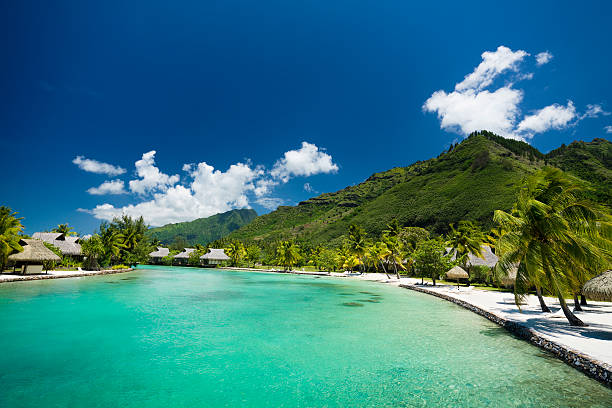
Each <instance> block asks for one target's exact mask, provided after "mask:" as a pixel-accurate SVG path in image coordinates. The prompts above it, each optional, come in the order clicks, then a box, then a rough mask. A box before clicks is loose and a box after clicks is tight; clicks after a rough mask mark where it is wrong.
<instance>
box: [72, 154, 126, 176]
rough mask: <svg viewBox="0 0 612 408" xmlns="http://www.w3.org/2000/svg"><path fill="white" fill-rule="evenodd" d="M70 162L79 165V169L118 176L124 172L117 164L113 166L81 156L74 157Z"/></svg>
mask: <svg viewBox="0 0 612 408" xmlns="http://www.w3.org/2000/svg"><path fill="white" fill-rule="evenodd" d="M72 162H73V163H74V164H76V165H77V166H79V168H80V169H81V170H85V171H88V172H90V173H97V174H108V175H109V176H118V175H120V174H123V173H125V169H123V168H121V167H119V166H113V165H112V164H108V163H102V162H99V161H97V160H93V159H86V158H85V157H83V156H77V157H75V158H74V160H72Z"/></svg>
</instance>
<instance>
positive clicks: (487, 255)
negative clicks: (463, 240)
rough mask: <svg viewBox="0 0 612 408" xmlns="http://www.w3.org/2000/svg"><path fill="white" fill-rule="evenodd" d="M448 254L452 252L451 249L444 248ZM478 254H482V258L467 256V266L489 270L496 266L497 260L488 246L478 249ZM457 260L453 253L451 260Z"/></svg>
mask: <svg viewBox="0 0 612 408" xmlns="http://www.w3.org/2000/svg"><path fill="white" fill-rule="evenodd" d="M446 250H447V251H448V252H450V251H452V248H446ZM480 252H481V253H482V256H483V258H480V257H479V256H476V255H472V254H469V255H468V259H467V263H466V265H467V266H488V267H490V268H492V267H494V266H495V265H497V261H498V260H499V258H498V257H497V255H495V254H494V253H493V251H492V250H491V247H490V246H488V245H483V246H482V247H480ZM456 258H457V254H456V253H454V254H453V256H452V257H451V259H452V260H453V261H454V260H455V259H456Z"/></svg>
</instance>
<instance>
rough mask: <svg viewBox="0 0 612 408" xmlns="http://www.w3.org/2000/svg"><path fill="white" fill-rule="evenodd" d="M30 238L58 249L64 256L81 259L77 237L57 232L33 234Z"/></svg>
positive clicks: (81, 254)
mask: <svg viewBox="0 0 612 408" xmlns="http://www.w3.org/2000/svg"><path fill="white" fill-rule="evenodd" d="M32 238H34V239H39V240H41V241H43V242H46V243H48V244H51V245H53V246H54V247H56V248H57V249H59V250H60V251H61V252H62V255H64V256H70V257H72V258H76V259H79V258H82V257H83V252H82V251H81V244H80V243H79V241H80V239H79V237H75V236H70V235H65V234H62V233H59V232H35V233H34V235H32Z"/></svg>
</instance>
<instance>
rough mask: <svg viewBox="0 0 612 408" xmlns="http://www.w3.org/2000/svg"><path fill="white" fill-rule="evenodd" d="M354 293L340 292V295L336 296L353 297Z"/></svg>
mask: <svg viewBox="0 0 612 408" xmlns="http://www.w3.org/2000/svg"><path fill="white" fill-rule="evenodd" d="M353 295H354V293H346V292H342V293H338V296H353Z"/></svg>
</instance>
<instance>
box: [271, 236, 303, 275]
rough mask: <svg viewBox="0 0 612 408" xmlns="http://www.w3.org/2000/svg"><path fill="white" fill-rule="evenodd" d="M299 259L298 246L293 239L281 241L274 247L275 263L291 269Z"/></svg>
mask: <svg viewBox="0 0 612 408" xmlns="http://www.w3.org/2000/svg"><path fill="white" fill-rule="evenodd" d="M299 260H300V248H299V247H298V246H297V245H296V244H295V242H293V241H281V242H280V243H279V244H278V246H277V247H276V263H277V264H278V265H280V266H282V267H284V268H285V270H287V269H288V270H291V268H292V267H293V266H295V265H296V264H297V263H298V262H299Z"/></svg>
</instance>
